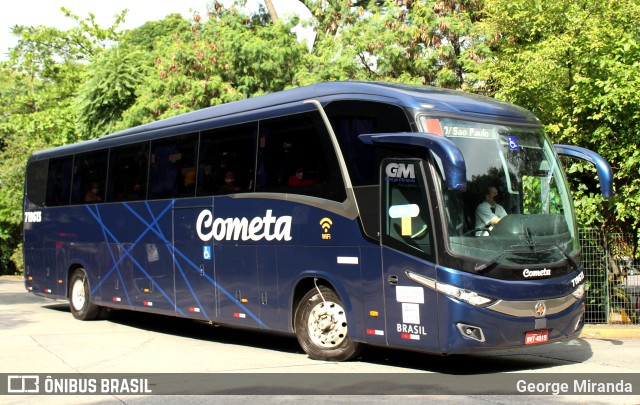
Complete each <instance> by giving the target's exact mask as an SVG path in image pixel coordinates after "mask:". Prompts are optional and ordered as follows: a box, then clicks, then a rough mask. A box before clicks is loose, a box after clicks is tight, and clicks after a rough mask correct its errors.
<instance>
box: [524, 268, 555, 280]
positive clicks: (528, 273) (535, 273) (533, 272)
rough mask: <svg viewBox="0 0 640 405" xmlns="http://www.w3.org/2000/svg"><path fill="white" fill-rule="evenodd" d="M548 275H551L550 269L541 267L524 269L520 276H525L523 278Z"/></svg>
mask: <svg viewBox="0 0 640 405" xmlns="http://www.w3.org/2000/svg"><path fill="white" fill-rule="evenodd" d="M550 275H551V270H550V269H542V270H529V269H524V271H523V272H522V276H523V277H525V278H531V277H549V276H550Z"/></svg>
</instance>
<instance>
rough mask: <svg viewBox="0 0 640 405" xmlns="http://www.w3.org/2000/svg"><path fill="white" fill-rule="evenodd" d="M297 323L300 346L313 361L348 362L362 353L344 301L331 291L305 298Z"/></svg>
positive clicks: (318, 291) (316, 290)
mask: <svg viewBox="0 0 640 405" xmlns="http://www.w3.org/2000/svg"><path fill="white" fill-rule="evenodd" d="M294 323H295V328H296V336H297V338H298V342H299V343H300V346H302V349H304V351H305V352H306V353H307V354H308V355H309V357H310V358H312V359H315V360H333V361H346V360H350V359H353V358H354V357H356V356H357V355H358V354H359V353H360V350H361V345H360V344H359V343H356V342H354V341H352V340H351V339H349V333H348V328H347V316H346V312H345V310H344V307H343V305H342V301H341V300H340V297H338V295H337V294H336V293H335V292H333V291H332V290H330V289H329V288H327V287H324V286H320V287H318V288H314V289H313V290H311V291H309V292H308V293H307V294H306V295H305V296H304V297H303V298H302V300H301V301H300V304H299V305H298V308H297V310H296V315H295V319H294Z"/></svg>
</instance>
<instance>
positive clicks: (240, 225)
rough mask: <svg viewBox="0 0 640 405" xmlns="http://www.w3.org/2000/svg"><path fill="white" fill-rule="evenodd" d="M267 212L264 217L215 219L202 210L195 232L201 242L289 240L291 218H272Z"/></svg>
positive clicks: (209, 212)
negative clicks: (212, 240) (213, 240)
mask: <svg viewBox="0 0 640 405" xmlns="http://www.w3.org/2000/svg"><path fill="white" fill-rule="evenodd" d="M271 213H272V211H271V210H267V212H266V214H265V216H264V217H262V218H261V217H255V218H253V219H251V220H248V219H247V218H244V217H243V218H216V219H215V221H214V220H213V214H212V213H211V211H209V210H202V211H201V212H200V214H199V215H198V219H197V220H196V232H198V237H199V238H200V240H201V241H203V242H208V241H210V240H211V238H213V239H215V240H218V241H220V240H243V241H247V240H252V241H259V240H262V239H266V240H267V241H272V240H274V239H275V240H277V241H281V240H285V241H290V240H291V220H292V217H291V216H282V217H273V216H272V215H271Z"/></svg>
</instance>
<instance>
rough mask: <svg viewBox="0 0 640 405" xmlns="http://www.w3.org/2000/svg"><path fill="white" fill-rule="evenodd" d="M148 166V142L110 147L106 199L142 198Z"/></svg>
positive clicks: (112, 200)
mask: <svg viewBox="0 0 640 405" xmlns="http://www.w3.org/2000/svg"><path fill="white" fill-rule="evenodd" d="M148 167H149V142H140V143H136V144H133V145H126V146H121V147H117V148H113V149H111V154H110V157H109V183H108V184H107V201H109V202H114V201H133V200H144V199H145V197H146V192H147V172H148Z"/></svg>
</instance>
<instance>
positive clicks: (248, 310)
mask: <svg viewBox="0 0 640 405" xmlns="http://www.w3.org/2000/svg"><path fill="white" fill-rule="evenodd" d="M215 204H216V205H215V207H214V208H215V218H216V219H221V220H225V237H224V238H220V239H221V240H216V241H215V244H214V249H213V250H214V257H215V265H216V281H217V282H218V303H219V307H220V320H221V321H222V322H224V323H228V324H235V325H243V326H250V327H256V326H263V323H262V321H261V320H260V305H261V304H260V303H261V302H262V299H263V297H261V294H260V292H259V288H258V253H259V251H262V250H263V248H261V247H259V246H258V245H257V244H256V242H254V241H252V240H247V241H243V240H242V238H241V237H240V235H241V232H240V231H239V232H240V233H237V234H236V229H235V228H236V225H237V224H239V223H240V222H239V221H240V220H241V219H242V218H247V222H251V220H252V218H254V217H258V216H260V217H262V215H264V214H259V212H260V211H259V210H262V212H264V209H263V208H262V207H261V205H262V204H263V202H262V201H257V202H256V201H253V203H252V202H251V200H248V199H243V200H235V199H231V198H228V197H217V198H216V203H215ZM240 205H241V207H240ZM254 206H255V207H254ZM251 213H255V214H254V215H252V214H251ZM236 218H237V219H238V220H239V221H235V222H232V221H233V220H234V219H236ZM234 224H235V225H234ZM230 227H231V228H230ZM218 229H219V230H221V228H218ZM239 229H241V225H238V230H239ZM226 235H231V236H230V237H227V236H226ZM236 236H237V238H236ZM273 257H275V255H273ZM274 298H275V297H274Z"/></svg>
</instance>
